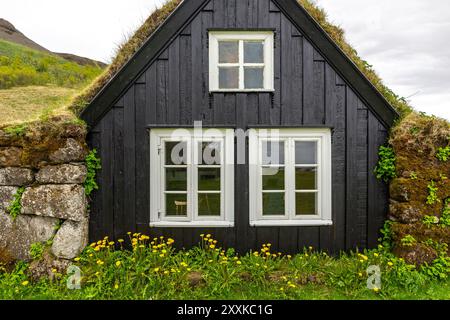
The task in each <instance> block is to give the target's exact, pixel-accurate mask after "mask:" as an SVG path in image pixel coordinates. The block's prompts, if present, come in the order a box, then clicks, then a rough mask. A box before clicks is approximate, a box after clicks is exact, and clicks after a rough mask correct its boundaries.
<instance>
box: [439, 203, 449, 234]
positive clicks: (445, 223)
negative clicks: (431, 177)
mask: <svg viewBox="0 0 450 320" xmlns="http://www.w3.org/2000/svg"><path fill="white" fill-rule="evenodd" d="M441 226H444V227H450V198H447V199H445V203H444V210H443V211H442V216H441Z"/></svg>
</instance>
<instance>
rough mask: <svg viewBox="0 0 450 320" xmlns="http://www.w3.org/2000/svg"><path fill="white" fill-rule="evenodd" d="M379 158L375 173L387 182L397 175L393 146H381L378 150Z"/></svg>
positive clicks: (378, 177)
mask: <svg viewBox="0 0 450 320" xmlns="http://www.w3.org/2000/svg"><path fill="white" fill-rule="evenodd" d="M378 156H379V160H378V164H377V166H376V167H375V175H376V177H377V179H383V180H384V181H385V182H389V181H390V180H392V179H394V178H396V177H397V173H396V170H395V162H396V158H395V152H394V149H393V148H392V147H389V146H387V147H385V146H381V147H380V149H379V152H378Z"/></svg>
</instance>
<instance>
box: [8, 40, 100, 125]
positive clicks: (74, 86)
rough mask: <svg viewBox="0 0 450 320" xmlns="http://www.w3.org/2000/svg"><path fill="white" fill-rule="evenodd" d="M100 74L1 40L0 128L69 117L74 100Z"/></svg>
mask: <svg viewBox="0 0 450 320" xmlns="http://www.w3.org/2000/svg"><path fill="white" fill-rule="evenodd" d="M102 71H103V69H102V68H101V67H100V66H92V65H79V64H77V63H75V62H70V61H68V60H65V59H63V58H61V57H58V56H56V55H53V54H50V53H46V52H43V51H37V50H33V49H30V48H28V47H25V46H22V45H19V44H15V43H12V42H8V41H4V40H0V126H4V125H8V124H14V123H22V122H29V121H34V120H37V119H39V118H42V117H43V116H49V115H52V114H53V115H54V114H58V115H63V114H67V115H70V113H69V112H68V111H67V106H68V105H69V104H70V102H71V100H72V98H73V96H74V95H76V94H78V93H80V92H81V91H82V89H83V88H84V87H85V86H86V85H88V84H89V83H90V82H92V81H93V80H94V79H95V78H96V77H97V76H98V75H99V74H100V73H101V72H102Z"/></svg>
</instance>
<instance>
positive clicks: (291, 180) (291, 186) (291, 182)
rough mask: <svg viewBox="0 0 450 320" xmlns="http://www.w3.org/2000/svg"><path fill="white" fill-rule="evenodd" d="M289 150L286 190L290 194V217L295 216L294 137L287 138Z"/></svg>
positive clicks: (287, 154)
mask: <svg viewBox="0 0 450 320" xmlns="http://www.w3.org/2000/svg"><path fill="white" fill-rule="evenodd" d="M287 146H288V150H287V151H286V175H287V181H288V182H287V186H286V192H287V194H288V199H289V202H288V212H287V215H288V218H289V219H293V218H294V217H295V142H294V140H293V139H291V138H290V139H288V140H287Z"/></svg>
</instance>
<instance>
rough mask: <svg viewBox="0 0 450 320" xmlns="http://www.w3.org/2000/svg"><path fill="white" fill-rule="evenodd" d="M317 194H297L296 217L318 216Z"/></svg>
mask: <svg viewBox="0 0 450 320" xmlns="http://www.w3.org/2000/svg"><path fill="white" fill-rule="evenodd" d="M316 198H317V194H316V193H296V194H295V212H296V215H298V216H302V215H317V208H316Z"/></svg>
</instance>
